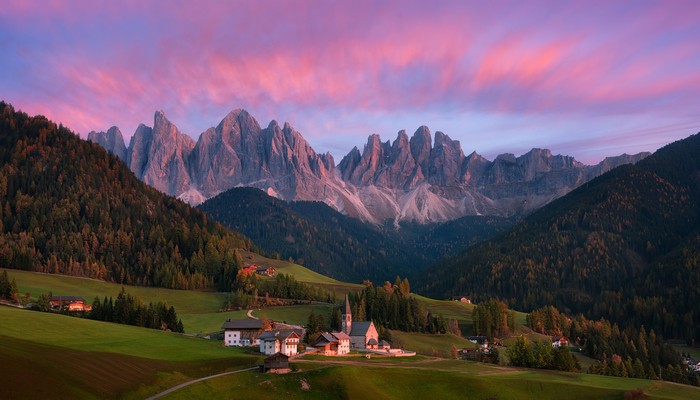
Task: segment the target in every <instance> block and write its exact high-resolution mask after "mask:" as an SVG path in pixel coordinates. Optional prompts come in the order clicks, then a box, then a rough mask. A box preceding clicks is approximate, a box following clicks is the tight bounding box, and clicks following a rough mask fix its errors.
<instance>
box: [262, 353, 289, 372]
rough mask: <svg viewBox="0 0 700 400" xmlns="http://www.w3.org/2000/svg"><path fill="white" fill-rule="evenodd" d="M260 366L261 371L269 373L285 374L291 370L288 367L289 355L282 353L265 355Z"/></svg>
mask: <svg viewBox="0 0 700 400" xmlns="http://www.w3.org/2000/svg"><path fill="white" fill-rule="evenodd" d="M260 367H261V369H262V372H269V373H271V374H286V373H287V372H290V371H291V369H290V368H289V356H288V355H286V354H282V353H276V354H274V355H272V356H270V357H267V358H266V359H265V360H263V365H261V366H260Z"/></svg>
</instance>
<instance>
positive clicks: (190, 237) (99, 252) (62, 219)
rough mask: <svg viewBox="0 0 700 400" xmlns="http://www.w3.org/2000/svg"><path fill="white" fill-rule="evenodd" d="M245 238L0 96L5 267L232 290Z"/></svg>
mask: <svg viewBox="0 0 700 400" xmlns="http://www.w3.org/2000/svg"><path fill="white" fill-rule="evenodd" d="M250 247H251V243H250V241H249V240H248V239H245V238H244V237H242V236H240V235H238V234H235V233H232V232H230V231H228V230H227V229H224V228H223V227H221V226H220V225H219V224H218V223H216V222H214V221H212V220H210V219H208V218H207V217H206V216H205V215H204V214H202V213H201V212H200V211H199V210H196V209H192V208H190V207H189V206H188V205H186V204H184V203H182V202H181V201H179V200H176V199H174V198H172V197H168V196H165V195H163V194H161V193H159V192H158V191H156V190H155V189H152V188H150V187H148V186H147V185H145V184H144V183H142V182H140V181H139V180H138V179H136V178H135V177H134V175H133V174H132V173H131V172H130V171H129V169H128V168H127V167H126V166H125V165H124V164H122V162H120V161H119V160H118V159H117V158H116V157H115V156H113V155H111V154H108V153H107V152H106V151H105V150H104V149H103V148H101V147H100V146H98V145H97V144H93V143H90V142H87V141H83V140H81V139H80V138H79V137H78V136H76V135H75V134H74V133H72V132H70V131H69V130H68V129H66V128H64V127H62V126H56V124H54V123H52V122H50V121H48V120H47V119H46V118H44V117H42V116H36V117H29V116H27V115H26V114H25V113H22V112H16V111H15V110H14V108H13V107H12V106H11V105H8V104H6V103H4V102H0V266H3V267H8V268H16V269H24V270H34V271H40V272H49V273H62V274H69V275H77V276H86V277H91V278H97V279H104V280H109V281H115V282H120V283H127V284H136V285H146V286H161V287H168V288H182V289H195V288H207V287H213V286H216V287H219V288H221V289H225V288H229V287H230V285H231V283H232V282H233V279H234V278H235V275H236V269H237V266H238V264H239V260H237V258H236V255H235V249H236V248H245V249H249V248H250Z"/></svg>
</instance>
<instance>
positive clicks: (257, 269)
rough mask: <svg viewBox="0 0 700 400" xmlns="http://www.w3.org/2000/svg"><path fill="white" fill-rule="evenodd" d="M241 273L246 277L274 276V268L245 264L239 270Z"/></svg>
mask: <svg viewBox="0 0 700 400" xmlns="http://www.w3.org/2000/svg"><path fill="white" fill-rule="evenodd" d="M241 271H243V273H245V274H248V275H253V274H257V275H263V276H275V272H276V270H275V267H270V266H266V265H257V264H246V265H244V266H243V268H241Z"/></svg>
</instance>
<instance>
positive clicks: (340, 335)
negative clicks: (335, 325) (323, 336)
mask: <svg viewBox="0 0 700 400" xmlns="http://www.w3.org/2000/svg"><path fill="white" fill-rule="evenodd" d="M331 335H333V337H335V338H336V339H338V340H350V336H348V335H347V334H345V332H331Z"/></svg>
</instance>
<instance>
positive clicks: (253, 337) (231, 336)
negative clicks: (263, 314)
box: [222, 319, 263, 346]
mask: <svg viewBox="0 0 700 400" xmlns="http://www.w3.org/2000/svg"><path fill="white" fill-rule="evenodd" d="M222 328H223V330H224V346H258V345H260V335H261V334H262V333H263V329H262V322H261V321H260V320H259V319H228V320H226V321H225V322H224V325H223V326H222Z"/></svg>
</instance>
